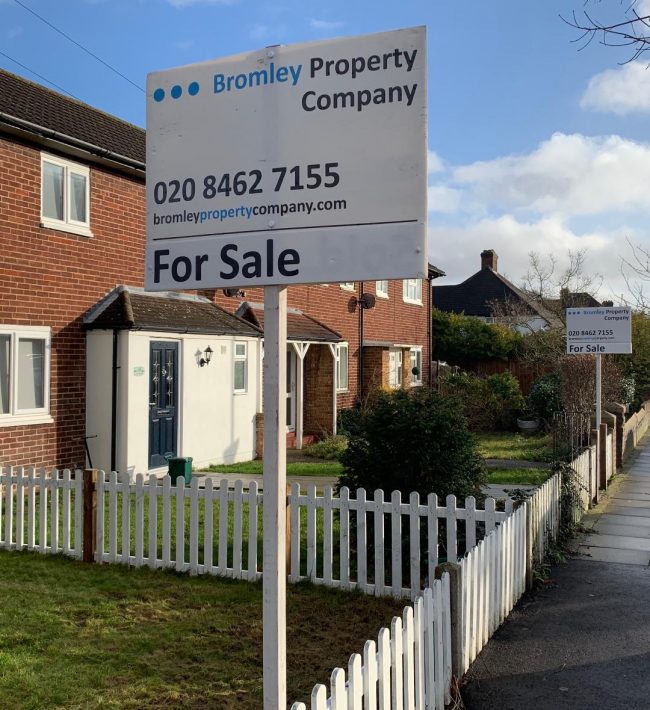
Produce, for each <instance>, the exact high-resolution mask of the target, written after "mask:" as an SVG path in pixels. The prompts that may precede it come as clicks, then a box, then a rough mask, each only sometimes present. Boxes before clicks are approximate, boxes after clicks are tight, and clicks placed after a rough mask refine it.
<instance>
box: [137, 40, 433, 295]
mask: <svg viewBox="0 0 650 710" xmlns="http://www.w3.org/2000/svg"><path fill="white" fill-rule="evenodd" d="M426 107H427V94H426V33H425V28H424V27H418V28H414V29H406V30H398V31H395V32H386V33H381V34H375V35H367V36H363V37H353V38H344V39H337V40H328V41H324V42H314V43H309V44H299V45H293V46H287V47H281V46H278V47H271V48H267V49H262V50H259V51H254V52H250V53H248V54H241V55H238V56H234V57H227V58H225V59H220V60H217V61H211V62H206V63H203V64H195V65H191V66H186V67H180V68H177V69H171V70H169V71H164V72H156V73H153V74H150V75H149V77H148V81H147V261H146V287H147V288H148V289H150V290H163V289H186V288H195V287H229V286H252V285H255V286H263V285H268V284H277V285H282V284H290V283H309V282H323V281H352V280H358V279H380V278H408V277H411V278H415V277H425V276H426V273H427V271H426V266H427V260H426Z"/></svg>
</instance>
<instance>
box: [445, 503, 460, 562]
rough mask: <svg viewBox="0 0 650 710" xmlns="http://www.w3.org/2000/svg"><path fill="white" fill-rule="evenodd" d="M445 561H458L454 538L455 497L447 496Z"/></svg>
mask: <svg viewBox="0 0 650 710" xmlns="http://www.w3.org/2000/svg"><path fill="white" fill-rule="evenodd" d="M446 503H447V513H446V518H447V561H448V562H455V561H456V560H457V559H458V545H457V542H456V538H457V536H458V531H457V525H456V520H457V511H456V496H454V495H448V496H447V501H446Z"/></svg>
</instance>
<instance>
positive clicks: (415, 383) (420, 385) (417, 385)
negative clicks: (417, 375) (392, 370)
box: [411, 382, 422, 387]
mask: <svg viewBox="0 0 650 710" xmlns="http://www.w3.org/2000/svg"><path fill="white" fill-rule="evenodd" d="M411 387H422V383H421V382H411Z"/></svg>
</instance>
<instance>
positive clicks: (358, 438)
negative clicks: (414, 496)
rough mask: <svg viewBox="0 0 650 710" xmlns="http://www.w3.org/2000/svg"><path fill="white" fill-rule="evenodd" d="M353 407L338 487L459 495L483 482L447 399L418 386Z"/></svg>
mask: <svg viewBox="0 0 650 710" xmlns="http://www.w3.org/2000/svg"><path fill="white" fill-rule="evenodd" d="M356 411H357V417H358V419H357V422H356V425H355V426H354V427H352V430H353V431H354V432H355V433H353V434H351V435H350V436H349V439H348V448H347V450H346V451H345V452H344V453H343V455H342V457H341V462H342V464H343V474H342V476H341V478H340V480H339V486H348V487H349V488H350V489H351V490H352V491H354V490H356V489H357V488H365V489H366V490H367V491H374V490H375V489H377V488H381V489H382V490H384V491H385V492H386V493H390V492H391V491H393V490H400V491H401V492H402V493H403V494H404V496H405V497H406V498H407V499H408V495H409V494H410V493H411V492H412V491H417V492H418V493H420V495H421V496H422V498H426V496H427V495H428V494H429V493H437V494H438V496H440V497H441V498H442V499H444V497H445V496H447V495H448V494H450V493H453V494H455V495H456V496H458V497H459V498H460V499H464V498H465V497H466V496H468V495H474V494H476V493H477V492H478V491H479V488H480V485H481V484H482V483H484V481H485V469H484V466H483V460H482V458H481V456H480V455H479V453H478V448H477V447H478V444H477V440H476V439H475V437H474V436H473V435H472V434H471V433H470V432H469V431H468V429H467V422H466V420H465V417H464V416H463V415H462V413H461V412H460V410H459V409H458V407H457V405H456V403H455V402H454V401H453V400H452V399H450V398H448V397H444V396H442V395H440V394H438V393H436V392H433V391H431V390H429V389H427V388H424V387H422V388H418V389H416V390H410V391H405V390H397V391H395V392H380V393H379V394H378V396H377V398H376V400H375V401H374V403H373V405H372V406H371V407H367V408H365V409H359V410H356Z"/></svg>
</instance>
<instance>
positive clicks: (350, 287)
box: [341, 281, 354, 291]
mask: <svg viewBox="0 0 650 710" xmlns="http://www.w3.org/2000/svg"><path fill="white" fill-rule="evenodd" d="M341 288H342V289H343V290H344V291H354V281H342V282H341Z"/></svg>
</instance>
